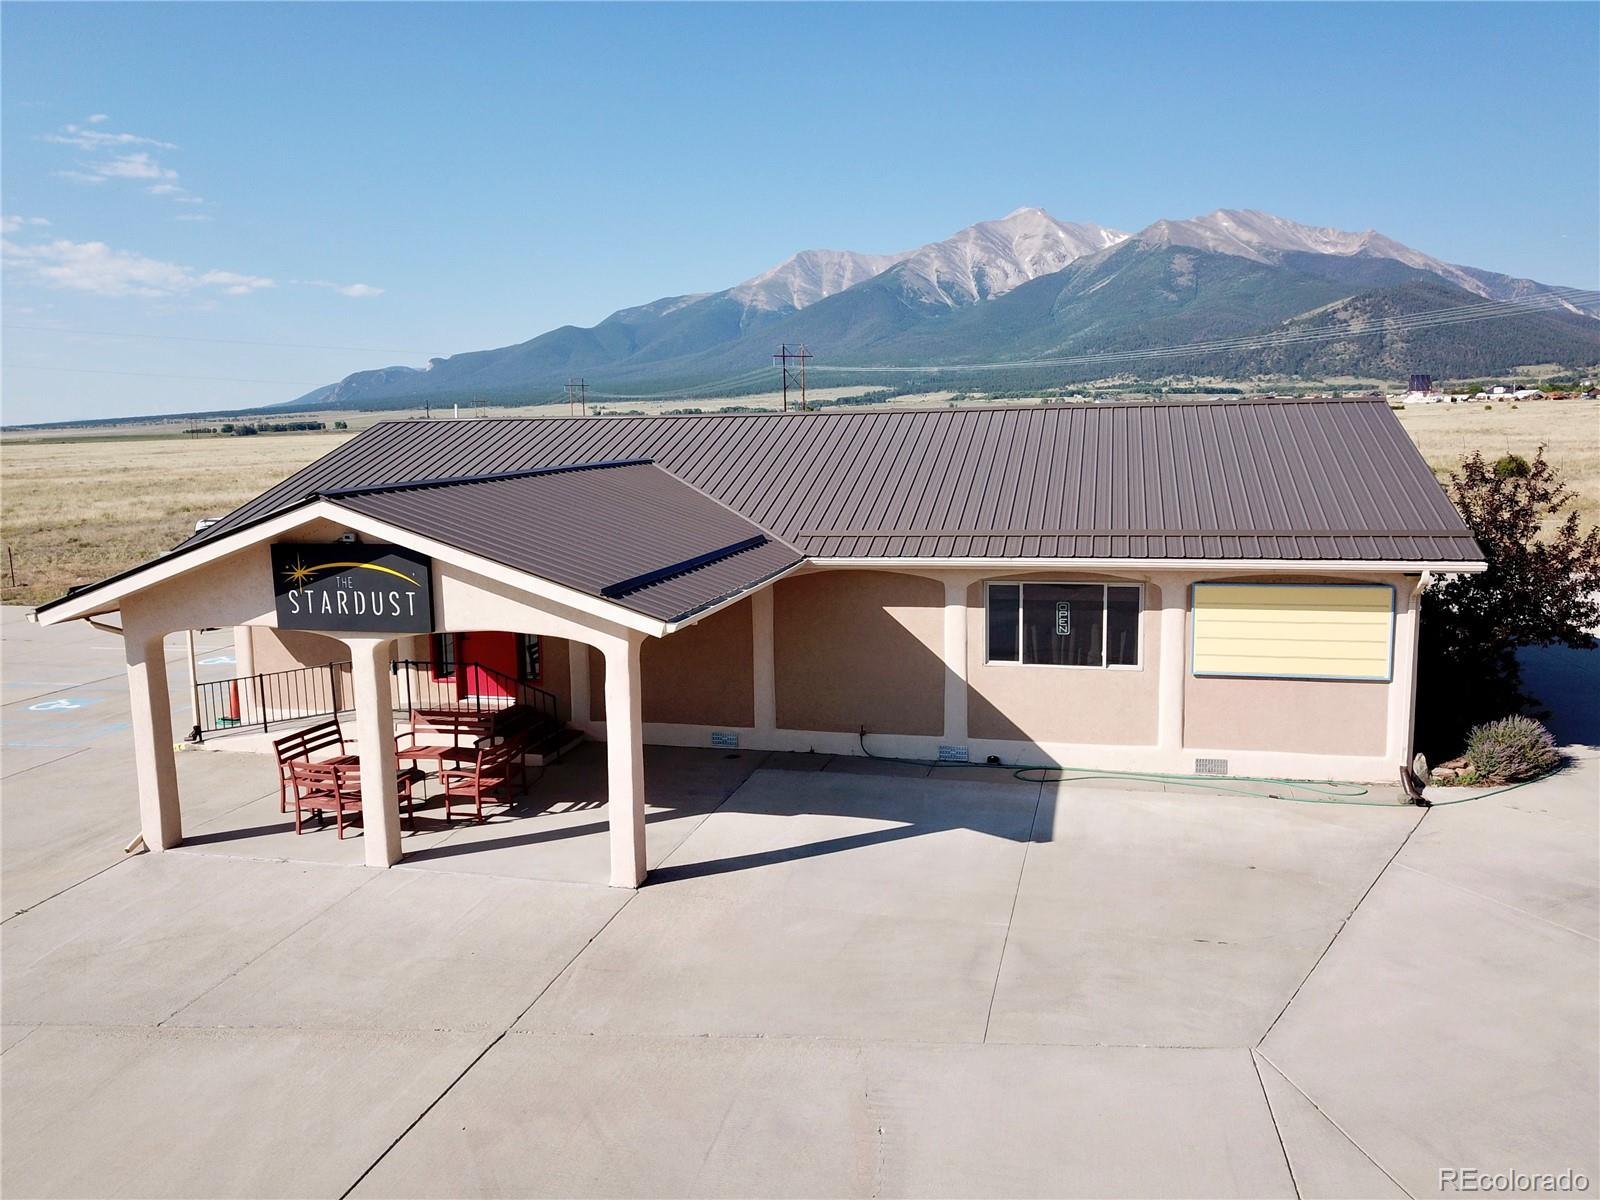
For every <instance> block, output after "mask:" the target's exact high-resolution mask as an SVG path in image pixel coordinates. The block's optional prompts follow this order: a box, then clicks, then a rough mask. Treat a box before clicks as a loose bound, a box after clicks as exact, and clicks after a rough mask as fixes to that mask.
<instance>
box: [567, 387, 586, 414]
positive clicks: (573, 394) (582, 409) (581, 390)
mask: <svg viewBox="0 0 1600 1200" xmlns="http://www.w3.org/2000/svg"><path fill="white" fill-rule="evenodd" d="M574 404H576V405H577V407H578V411H577V415H578V416H581V417H587V416H588V415H589V384H588V382H587V381H586V380H583V379H569V380H567V415H568V416H569V417H570V416H572V415H573V411H572V408H573V405H574Z"/></svg>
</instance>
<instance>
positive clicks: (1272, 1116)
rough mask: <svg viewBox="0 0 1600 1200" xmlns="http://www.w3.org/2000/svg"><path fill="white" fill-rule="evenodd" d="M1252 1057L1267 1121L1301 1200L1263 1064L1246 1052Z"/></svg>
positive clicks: (1296, 1194) (1297, 1195) (1297, 1199)
mask: <svg viewBox="0 0 1600 1200" xmlns="http://www.w3.org/2000/svg"><path fill="white" fill-rule="evenodd" d="M1245 1053H1247V1054H1249V1055H1250V1069H1251V1070H1252V1071H1254V1072H1255V1073H1256V1086H1257V1087H1258V1088H1260V1089H1261V1102H1262V1103H1263V1104H1265V1105H1266V1106H1267V1120H1269V1121H1271V1122H1272V1136H1273V1137H1275V1138H1277V1139H1278V1153H1279V1154H1281V1155H1283V1169H1284V1170H1285V1171H1287V1172H1289V1186H1290V1187H1292V1188H1293V1189H1294V1196H1295V1200H1300V1180H1299V1179H1298V1178H1297V1177H1296V1176H1295V1173H1294V1163H1292V1162H1290V1161H1289V1148H1288V1147H1287V1146H1285V1145H1284V1144H1283V1130H1282V1129H1280V1128H1278V1114H1277V1113H1275V1112H1273V1111H1272V1097H1271V1096H1269V1095H1267V1081H1266V1080H1264V1079H1262V1078H1261V1064H1260V1063H1258V1062H1257V1061H1256V1056H1255V1053H1254V1052H1253V1051H1248V1050H1247V1051H1245Z"/></svg>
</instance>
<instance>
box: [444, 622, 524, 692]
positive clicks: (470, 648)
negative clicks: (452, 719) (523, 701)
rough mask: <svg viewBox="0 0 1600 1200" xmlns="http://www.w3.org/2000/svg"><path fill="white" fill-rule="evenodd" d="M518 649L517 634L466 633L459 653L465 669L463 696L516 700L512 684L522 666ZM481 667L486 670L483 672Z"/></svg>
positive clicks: (494, 632)
mask: <svg viewBox="0 0 1600 1200" xmlns="http://www.w3.org/2000/svg"><path fill="white" fill-rule="evenodd" d="M517 649H518V647H517V635H516V634H514V633H501V632H500V631H498V630H486V631H482V632H477V633H463V634H462V635H461V645H460V647H459V649H458V650H457V653H458V654H459V655H460V662H461V664H462V666H463V668H464V669H463V670H462V671H461V672H460V679H461V694H462V695H463V696H484V697H489V696H505V697H511V698H514V697H515V694H516V693H515V688H514V684H513V681H514V680H515V679H516V678H517V673H518V670H519V669H520V666H521V664H520V663H519V662H518V655H517ZM480 667H485V668H487V670H480V669H479V668H480ZM496 676H499V678H496Z"/></svg>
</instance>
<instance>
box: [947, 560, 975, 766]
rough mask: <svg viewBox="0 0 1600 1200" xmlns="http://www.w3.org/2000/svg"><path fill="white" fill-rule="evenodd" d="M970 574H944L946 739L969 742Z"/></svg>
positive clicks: (959, 743)
mask: <svg viewBox="0 0 1600 1200" xmlns="http://www.w3.org/2000/svg"><path fill="white" fill-rule="evenodd" d="M971 583H972V577H971V576H968V575H946V576H945V577H944V742H945V744H946V745H949V746H964V745H966V742H967V588H968V587H969V586H970V585H971Z"/></svg>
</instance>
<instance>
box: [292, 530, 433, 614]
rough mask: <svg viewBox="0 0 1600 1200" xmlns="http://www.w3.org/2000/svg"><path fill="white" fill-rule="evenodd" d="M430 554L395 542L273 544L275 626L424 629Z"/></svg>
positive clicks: (430, 607) (430, 589) (429, 608)
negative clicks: (276, 624)
mask: <svg viewBox="0 0 1600 1200" xmlns="http://www.w3.org/2000/svg"><path fill="white" fill-rule="evenodd" d="M432 570H433V560H432V559H429V558H425V557H423V556H422V555H420V554H413V553H411V551H409V550H406V549H403V548H402V547H400V546H366V545H362V544H361V543H359V542H321V543H317V544H313V545H300V544H279V545H276V546H274V547H272V590H273V594H274V596H275V598H276V600H277V608H278V628H279V629H330V630H338V631H340V632H344V633H427V632H429V631H430V630H432V628H433V578H432Z"/></svg>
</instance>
